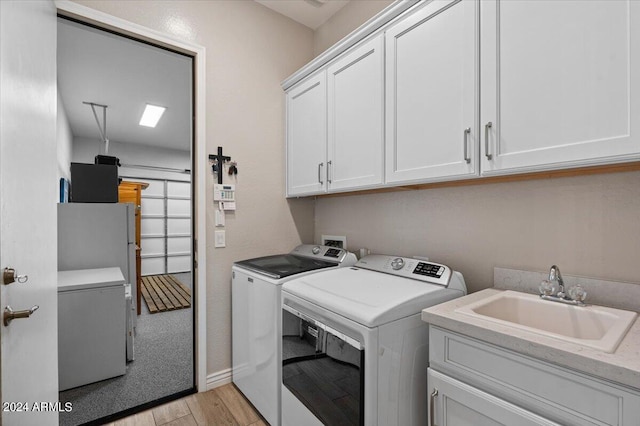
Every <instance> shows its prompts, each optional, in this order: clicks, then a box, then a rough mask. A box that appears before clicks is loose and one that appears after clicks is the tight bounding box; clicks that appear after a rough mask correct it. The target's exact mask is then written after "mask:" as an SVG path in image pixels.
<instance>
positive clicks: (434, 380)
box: [427, 368, 560, 426]
mask: <svg viewBox="0 0 640 426" xmlns="http://www.w3.org/2000/svg"><path fill="white" fill-rule="evenodd" d="M428 378H429V388H428V392H427V394H428V395H432V398H430V402H429V403H431V401H433V406H431V407H429V413H430V414H431V415H432V416H433V420H434V421H433V422H432V426H433V425H439V426H500V425H518V426H560V425H559V424H558V423H554V422H551V421H549V420H547V419H545V418H543V417H540V416H538V415H536V414H533V413H532V412H530V411H527V410H523V409H522V408H520V407H518V406H516V405H513V404H509V403H508V402H506V401H504V400H502V399H500V398H496V397H495V396H493V395H489V394H488V393H485V392H482V391H481V390H479V389H476V388H474V387H473V386H469V385H467V384H465V383H462V382H459V381H458V380H455V379H452V378H451V377H449V376H445V375H444V374H440V373H438V372H437V371H434V370H432V369H431V368H429V369H428ZM436 390H437V392H434V391H436Z"/></svg>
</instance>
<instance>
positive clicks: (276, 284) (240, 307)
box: [231, 245, 356, 425]
mask: <svg viewBox="0 0 640 426" xmlns="http://www.w3.org/2000/svg"><path fill="white" fill-rule="evenodd" d="M355 262H356V257H355V255H354V254H353V253H349V252H347V251H346V250H343V249H339V248H335V247H327V246H319V245H300V246H298V247H296V248H295V249H293V251H291V253H288V254H279V255H275V256H267V257H259V258H256V259H249V260H243V261H241V262H236V263H235V264H234V266H233V268H232V277H233V281H232V291H231V302H232V303H231V304H232V346H233V350H232V359H233V369H232V374H233V382H234V383H235V385H236V386H237V387H238V388H239V389H240V390H241V391H242V393H243V394H244V395H245V396H246V397H247V399H248V400H249V401H251V403H252V404H253V405H254V406H255V407H256V408H257V409H258V411H260V413H261V414H262V416H263V417H264V418H265V419H266V420H267V421H268V422H269V423H270V424H271V425H279V424H280V405H281V404H280V381H281V378H280V372H281V363H282V360H281V358H280V350H279V346H280V323H281V321H282V320H281V304H280V300H281V298H280V290H281V286H282V284H283V283H285V282H286V281H289V280H291V279H294V278H296V277H299V276H304V275H308V274H312V273H315V272H318V271H320V270H325V269H327V268H338V267H340V266H351V265H353V264H355Z"/></svg>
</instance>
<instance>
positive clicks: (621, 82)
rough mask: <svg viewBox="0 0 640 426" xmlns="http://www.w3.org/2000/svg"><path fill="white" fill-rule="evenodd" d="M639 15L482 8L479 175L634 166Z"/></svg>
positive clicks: (575, 5) (623, 8)
mask: <svg viewBox="0 0 640 426" xmlns="http://www.w3.org/2000/svg"><path fill="white" fill-rule="evenodd" d="M639 12H640V2H637V1H623V0H621V1H610V0H604V1H596V0H590V1H561V0H558V1H553V2H549V1H496V0H485V1H482V3H481V23H482V25H481V28H482V33H481V40H482V45H481V52H482V58H481V79H482V81H481V93H482V104H481V111H482V112H481V116H482V119H481V126H482V127H481V139H482V142H481V144H480V147H481V158H482V166H481V168H482V174H487V175H489V174H498V173H515V172H527V171H535V170H545V169H558V168H567V167H575V166H582V165H590V164H599V163H600V164H601V163H610V162H619V161H628V160H633V159H640V157H639V156H638V153H640V62H639V60H640V54H639V52H640V50H639V49H640V13H639ZM485 135H486V139H485Z"/></svg>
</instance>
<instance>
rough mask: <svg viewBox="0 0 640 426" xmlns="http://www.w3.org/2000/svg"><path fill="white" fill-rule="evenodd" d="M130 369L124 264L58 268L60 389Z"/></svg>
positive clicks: (105, 377)
mask: <svg viewBox="0 0 640 426" xmlns="http://www.w3.org/2000/svg"><path fill="white" fill-rule="evenodd" d="M125 373H126V299H125V279H124V277H123V275H122V273H121V271H120V268H118V267H112V268H101V269H85V270H74V271H59V272H58V377H59V390H60V391H63V390H66V389H71V388H74V387H77V386H83V385H86V384H89V383H93V382H97V381H100V380H105V379H109V378H111V377H116V376H121V375H123V374H125Z"/></svg>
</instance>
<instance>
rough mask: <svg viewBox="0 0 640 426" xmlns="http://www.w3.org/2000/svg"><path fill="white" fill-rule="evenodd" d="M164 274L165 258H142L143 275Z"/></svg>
mask: <svg viewBox="0 0 640 426" xmlns="http://www.w3.org/2000/svg"><path fill="white" fill-rule="evenodd" d="M164 273H165V272H164V257H148V258H144V257H143V258H142V275H159V274H164Z"/></svg>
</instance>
